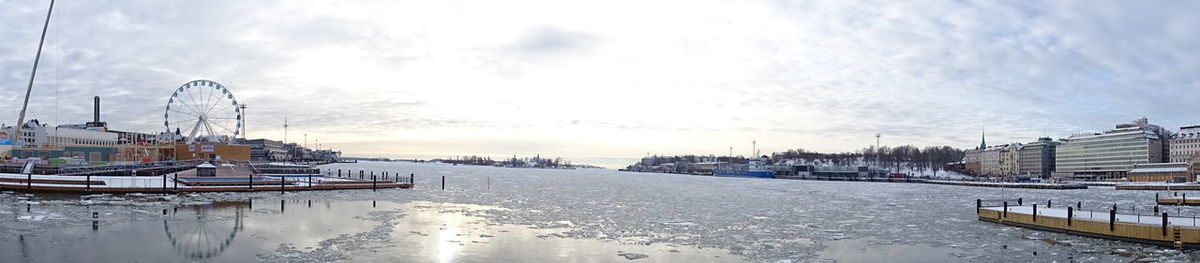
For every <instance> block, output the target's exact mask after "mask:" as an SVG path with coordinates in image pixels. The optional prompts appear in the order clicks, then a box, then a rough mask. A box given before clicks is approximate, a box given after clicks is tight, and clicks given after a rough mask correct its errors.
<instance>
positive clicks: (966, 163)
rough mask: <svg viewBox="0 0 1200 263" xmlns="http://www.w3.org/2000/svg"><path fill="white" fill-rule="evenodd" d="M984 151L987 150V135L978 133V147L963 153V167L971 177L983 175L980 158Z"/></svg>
mask: <svg viewBox="0 0 1200 263" xmlns="http://www.w3.org/2000/svg"><path fill="white" fill-rule="evenodd" d="M984 149H987V134H986V133H984V132H980V134H979V147H975V149H971V150H966V151H965V152H964V153H965V155H964V156H963V167H964V168H966V170H967V172H968V173H971V174H973V175H983V163H982V158H983V150H984Z"/></svg>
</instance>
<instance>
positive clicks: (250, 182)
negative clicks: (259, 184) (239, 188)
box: [246, 173, 254, 192]
mask: <svg viewBox="0 0 1200 263" xmlns="http://www.w3.org/2000/svg"><path fill="white" fill-rule="evenodd" d="M246 185H247V187H249V188H248V189H250V190H249V191H251V192H254V173H250V174H247V175H246Z"/></svg>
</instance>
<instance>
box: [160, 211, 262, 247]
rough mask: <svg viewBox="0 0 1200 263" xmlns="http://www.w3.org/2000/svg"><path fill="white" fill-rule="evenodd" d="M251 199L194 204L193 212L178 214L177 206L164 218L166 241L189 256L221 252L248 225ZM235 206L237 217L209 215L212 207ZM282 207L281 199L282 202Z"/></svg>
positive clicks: (235, 215)
mask: <svg viewBox="0 0 1200 263" xmlns="http://www.w3.org/2000/svg"><path fill="white" fill-rule="evenodd" d="M249 203H250V202H248V201H246V202H214V203H211V204H206V205H194V206H191V207H190V208H191V210H192V214H183V215H181V214H179V213H178V209H176V210H175V212H174V213H172V214H171V216H170V217H167V218H164V219H163V220H162V223H163V231H164V232H166V234H167V241H168V242H169V243H170V244H171V247H172V248H174V249H175V251H176V252H179V253H181V254H183V255H184V256H186V257H188V258H193V259H206V258H211V257H213V256H216V255H220V254H221V253H223V252H225V250H226V249H228V248H229V246H230V245H232V244H233V240H234V238H237V234H238V232H241V231H242V230H244V229H245V227H244V226H243V225H242V222H243V218H245V209H243V206H248V204H249ZM229 207H232V208H233V210H234V219H233V222H232V223H230V222H228V221H225V220H214V219H213V218H210V217H209V211H211V210H213V209H219V208H229ZM280 208H281V210H282V203H280Z"/></svg>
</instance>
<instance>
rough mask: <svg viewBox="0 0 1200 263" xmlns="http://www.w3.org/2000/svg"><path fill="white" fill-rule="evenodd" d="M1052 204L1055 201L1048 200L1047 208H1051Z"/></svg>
mask: <svg viewBox="0 0 1200 263" xmlns="http://www.w3.org/2000/svg"><path fill="white" fill-rule="evenodd" d="M1050 204H1053V201H1052V200H1050V199H1046V208H1050Z"/></svg>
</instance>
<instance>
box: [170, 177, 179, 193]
mask: <svg viewBox="0 0 1200 263" xmlns="http://www.w3.org/2000/svg"><path fill="white" fill-rule="evenodd" d="M171 181H172V182H174V183H175V186H174V188H175V192H176V193H178V192H179V173H175V180H171Z"/></svg>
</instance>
